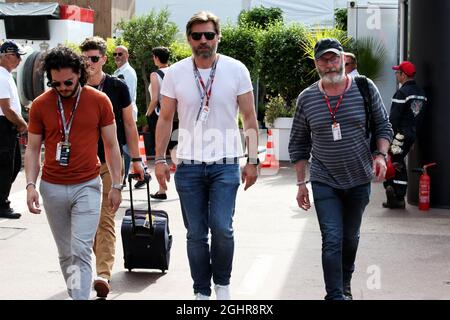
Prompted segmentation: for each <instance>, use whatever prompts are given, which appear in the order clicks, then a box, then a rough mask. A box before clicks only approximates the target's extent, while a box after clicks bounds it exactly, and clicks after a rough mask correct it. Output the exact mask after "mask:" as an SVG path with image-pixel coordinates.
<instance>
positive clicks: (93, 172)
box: [28, 86, 114, 185]
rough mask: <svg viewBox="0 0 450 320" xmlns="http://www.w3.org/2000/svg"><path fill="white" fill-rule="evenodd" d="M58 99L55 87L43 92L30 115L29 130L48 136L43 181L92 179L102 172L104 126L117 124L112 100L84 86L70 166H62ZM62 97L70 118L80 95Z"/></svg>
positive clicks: (73, 131) (73, 130)
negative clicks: (58, 151)
mask: <svg viewBox="0 0 450 320" xmlns="http://www.w3.org/2000/svg"><path fill="white" fill-rule="evenodd" d="M57 100H58V98H57V94H56V92H55V91H54V90H49V91H47V92H45V93H43V94H42V95H40V96H39V97H37V98H36V99H35V100H34V101H33V105H32V107H31V110H30V115H29V126H28V131H29V132H30V133H34V134H39V135H42V138H43V139H44V146H45V159H44V165H43V169H42V180H44V181H47V182H50V183H55V184H67V185H70V184H78V183H82V182H86V181H89V180H92V179H94V178H95V177H96V176H98V175H99V172H100V161H99V159H98V157H97V147H98V139H99V136H100V134H101V132H100V129H101V128H102V127H105V126H108V125H111V124H113V123H114V112H113V108H112V105H111V102H110V100H109V99H108V97H107V96H106V95H105V94H104V93H103V92H100V91H98V90H95V89H94V88H91V87H89V86H84V87H83V91H82V92H81V96H80V102H79V104H78V108H77V109H76V111H75V113H74V117H73V122H72V128H71V129H70V133H69V142H70V144H71V145H70V155H69V165H68V166H61V165H60V164H59V162H58V161H57V160H56V146H57V144H58V143H59V142H61V141H62V139H63V138H62V137H63V135H62V134H61V132H63V130H62V128H61V125H60V123H62V120H60V119H61V118H60V116H59V114H58V112H57V111H58V105H57ZM61 100H62V104H63V108H64V115H65V118H66V121H68V119H69V116H70V113H71V111H72V107H73V106H74V104H75V102H76V95H75V96H74V97H72V98H70V99H61ZM60 121H61V122H60Z"/></svg>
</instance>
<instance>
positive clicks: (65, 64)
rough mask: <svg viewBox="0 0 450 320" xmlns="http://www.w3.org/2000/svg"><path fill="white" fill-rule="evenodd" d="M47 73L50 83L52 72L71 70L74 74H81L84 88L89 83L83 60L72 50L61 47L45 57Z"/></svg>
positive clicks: (44, 64)
mask: <svg viewBox="0 0 450 320" xmlns="http://www.w3.org/2000/svg"><path fill="white" fill-rule="evenodd" d="M42 68H43V70H44V71H45V72H46V73H47V79H48V81H50V82H51V81H52V73H51V70H61V69H66V68H70V69H72V71H73V72H74V73H77V74H80V79H79V82H80V84H81V85H82V86H83V85H85V84H86V82H87V78H88V75H87V73H86V63H85V61H84V60H83V58H82V57H81V56H80V55H78V54H77V53H76V52H75V51H73V50H72V49H70V48H68V47H65V46H62V45H59V46H57V47H56V48H53V49H52V50H50V51H49V52H48V53H47V54H46V55H45V57H44V62H43V66H42Z"/></svg>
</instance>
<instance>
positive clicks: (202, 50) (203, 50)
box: [193, 44, 217, 59]
mask: <svg viewBox="0 0 450 320" xmlns="http://www.w3.org/2000/svg"><path fill="white" fill-rule="evenodd" d="M216 50H217V46H215V47H214V46H209V45H207V44H203V45H199V46H197V47H195V48H193V51H194V55H195V56H196V57H201V58H203V59H207V58H210V57H212V55H213V54H214V53H215V52H216Z"/></svg>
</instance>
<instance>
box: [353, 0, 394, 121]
mask: <svg viewBox="0 0 450 320" xmlns="http://www.w3.org/2000/svg"><path fill="white" fill-rule="evenodd" d="M347 29H348V35H349V36H351V37H353V38H355V39H359V38H363V37H372V38H374V39H376V40H378V41H380V42H381V43H383V45H384V47H385V48H386V50H387V58H386V61H385V63H384V67H383V71H382V75H381V77H380V78H379V79H377V80H375V84H376V85H377V87H378V89H379V90H380V93H381V96H382V98H383V102H384V105H385V106H386V109H387V110H388V112H389V110H390V106H391V99H392V96H393V95H394V93H395V91H396V90H397V83H396V79H395V76H394V72H393V70H392V66H394V65H397V64H398V61H397V56H398V50H397V46H398V41H397V39H398V4H397V3H396V4H394V5H388V4H383V3H381V4H375V3H374V2H372V4H371V5H357V6H355V7H354V8H351V7H349V8H348V25H347Z"/></svg>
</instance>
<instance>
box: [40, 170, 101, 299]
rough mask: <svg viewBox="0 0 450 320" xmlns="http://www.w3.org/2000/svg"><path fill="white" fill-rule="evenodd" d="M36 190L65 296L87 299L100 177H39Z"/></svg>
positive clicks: (90, 283)
mask: <svg viewBox="0 0 450 320" xmlns="http://www.w3.org/2000/svg"><path fill="white" fill-rule="evenodd" d="M39 190H40V192H41V195H42V200H43V204H44V208H45V212H46V214H47V219H48V223H49V225H50V229H51V231H52V234H53V238H54V239H55V242H56V246H57V248H58V254H59V264H60V266H61V271H62V274H63V276H64V279H65V281H66V284H67V291H68V293H69V296H70V297H71V298H72V299H74V300H87V299H89V297H90V293H91V287H92V266H91V262H92V261H91V260H92V258H91V255H92V246H93V243H94V236H95V232H96V230H97V226H98V221H99V218H100V200H101V181H100V177H97V178H95V179H93V180H90V181H87V182H84V183H80V184H76V185H62V184H53V183H49V182H46V181H43V180H42V181H41V184H40V187H39Z"/></svg>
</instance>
